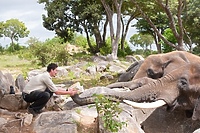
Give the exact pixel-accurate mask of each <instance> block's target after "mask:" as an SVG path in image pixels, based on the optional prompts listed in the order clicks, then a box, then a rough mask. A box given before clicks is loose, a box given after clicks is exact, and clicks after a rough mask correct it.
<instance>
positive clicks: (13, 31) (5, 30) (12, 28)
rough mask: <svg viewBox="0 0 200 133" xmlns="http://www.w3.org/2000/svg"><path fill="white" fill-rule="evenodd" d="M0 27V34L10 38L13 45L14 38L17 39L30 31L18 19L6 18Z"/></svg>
mask: <svg viewBox="0 0 200 133" xmlns="http://www.w3.org/2000/svg"><path fill="white" fill-rule="evenodd" d="M0 27H1V28H2V30H1V32H2V34H3V35H4V36H5V37H9V38H10V39H11V45H14V40H15V41H18V40H19V38H24V37H27V36H28V34H29V33H30V31H29V30H27V28H26V26H25V24H24V23H23V22H20V21H19V20H18V19H10V20H7V21H6V22H5V23H3V26H0ZM13 49H14V46H13Z"/></svg>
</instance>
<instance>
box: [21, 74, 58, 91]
mask: <svg viewBox="0 0 200 133" xmlns="http://www.w3.org/2000/svg"><path fill="white" fill-rule="evenodd" d="M46 88H48V89H49V90H50V91H51V92H56V91H57V90H58V89H57V88H56V86H55V84H54V83H53V81H52V77H51V76H50V75H49V73H48V72H45V73H42V74H38V75H36V76H34V77H32V78H31V79H30V81H29V82H28V83H27V84H26V85H25V87H24V90H23V92H25V93H27V94H30V93H31V92H32V91H35V90H39V91H45V90H46Z"/></svg>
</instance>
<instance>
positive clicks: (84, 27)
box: [39, 0, 108, 53]
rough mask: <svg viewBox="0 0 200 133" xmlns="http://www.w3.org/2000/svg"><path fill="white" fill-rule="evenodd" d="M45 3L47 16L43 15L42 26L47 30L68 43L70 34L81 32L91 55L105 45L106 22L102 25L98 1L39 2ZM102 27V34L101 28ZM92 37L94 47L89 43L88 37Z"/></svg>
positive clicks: (62, 0)
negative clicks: (83, 33)
mask: <svg viewBox="0 0 200 133" xmlns="http://www.w3.org/2000/svg"><path fill="white" fill-rule="evenodd" d="M39 3H45V10H47V16H45V15H43V20H44V22H43V25H44V27H45V28H46V29H48V30H54V31H55V32H56V34H57V35H58V36H60V37H62V38H64V39H65V41H69V40H70V39H71V38H70V37H71V36H70V34H69V33H71V32H80V33H82V32H83V31H84V32H85V33H86V38H87V42H88V46H89V48H90V52H91V53H96V52H99V49H100V48H101V47H103V46H104V45H105V37H106V27H107V24H108V22H107V20H106V21H105V23H104V24H102V20H104V17H103V15H102V14H105V13H104V12H105V11H104V9H103V7H102V4H101V3H100V1H96V0H87V1H85V0H79V1H75V0H68V1H65V0H57V1H50V0H39ZM102 25H103V33H102V34H101V28H102ZM92 35H94V37H95V40H96V46H93V45H92V44H91V42H90V40H91V39H90V37H91V36H92Z"/></svg>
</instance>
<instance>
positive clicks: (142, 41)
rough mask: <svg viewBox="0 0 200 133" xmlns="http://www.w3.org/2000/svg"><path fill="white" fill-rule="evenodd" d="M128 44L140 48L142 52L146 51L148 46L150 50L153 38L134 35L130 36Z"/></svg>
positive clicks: (146, 35)
mask: <svg viewBox="0 0 200 133" xmlns="http://www.w3.org/2000/svg"><path fill="white" fill-rule="evenodd" d="M129 42H130V43H131V44H132V45H134V46H140V47H142V48H143V52H144V51H145V50H147V47H148V46H150V49H151V45H152V44H153V37H152V36H151V35H148V34H141V33H139V34H134V35H133V36H131V38H130V41H129Z"/></svg>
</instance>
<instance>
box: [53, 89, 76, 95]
mask: <svg viewBox="0 0 200 133" xmlns="http://www.w3.org/2000/svg"><path fill="white" fill-rule="evenodd" d="M57 88H58V90H57V91H56V92H55V94H56V95H70V96H73V95H74V94H77V90H72V89H70V90H64V89H63V88H61V87H57Z"/></svg>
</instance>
